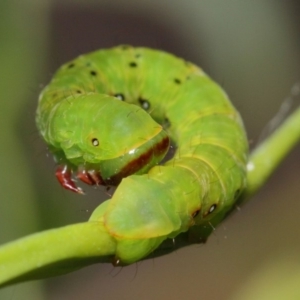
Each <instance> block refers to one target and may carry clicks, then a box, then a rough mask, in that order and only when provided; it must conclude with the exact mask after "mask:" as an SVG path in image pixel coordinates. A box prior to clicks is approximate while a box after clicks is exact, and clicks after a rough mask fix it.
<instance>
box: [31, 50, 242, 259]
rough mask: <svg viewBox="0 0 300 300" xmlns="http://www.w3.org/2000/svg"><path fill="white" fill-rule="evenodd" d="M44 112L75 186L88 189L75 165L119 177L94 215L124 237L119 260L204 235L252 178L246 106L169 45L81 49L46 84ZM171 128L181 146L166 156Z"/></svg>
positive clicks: (94, 177) (108, 181)
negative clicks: (238, 105) (184, 236)
mask: <svg viewBox="0 0 300 300" xmlns="http://www.w3.org/2000/svg"><path fill="white" fill-rule="evenodd" d="M154 120H155V121H154ZM36 121H37V126H38V128H39V130H40V132H41V135H42V137H43V138H44V140H45V141H46V143H47V144H48V146H49V148H50V150H51V151H52V153H53V154H54V157H55V160H56V162H57V165H58V167H57V171H56V176H57V178H58V180H59V181H60V183H61V184H62V185H63V186H64V187H65V188H67V189H70V190H72V191H75V192H77V193H82V190H81V189H80V188H79V187H77V186H76V183H75V181H74V180H73V179H72V174H74V173H77V174H76V176H77V177H78V178H79V179H80V180H82V181H84V182H85V183H88V184H91V185H93V184H97V185H100V184H102V185H118V187H117V189H116V192H115V193H114V195H113V197H112V199H110V200H108V201H105V202H104V203H103V204H102V205H100V207H99V208H98V209H97V210H96V211H95V212H94V213H93V215H92V217H91V219H92V220H97V221H99V222H102V223H103V224H104V227H105V230H107V232H108V233H109V235H110V236H112V237H113V238H114V240H115V241H116V253H115V263H116V264H120V263H122V264H128V263H132V262H134V261H137V260H139V259H141V258H143V257H145V256H147V255H148V254H150V253H151V252H152V251H153V250H154V249H156V248H157V247H158V246H159V245H160V244H161V242H162V241H164V240H165V239H168V238H174V237H175V236H177V235H178V234H179V233H181V232H186V231H188V230H190V232H191V233H192V235H193V237H195V236H196V239H197V240H198V241H204V240H205V239H206V237H207V233H206V230H207V228H211V227H212V226H213V224H215V223H217V222H219V221H220V220H222V219H223V218H224V217H225V216H226V215H227V213H228V212H229V211H230V210H231V209H232V208H233V207H234V204H235V201H236V199H237V198H238V195H239V194H240V193H241V192H242V191H243V189H244V188H245V187H246V163H247V159H248V143H247V138H246V134H245V130H244V127H243V123H242V121H241V118H240V116H239V113H238V112H237V111H236V110H235V108H234V107H233V105H232V104H231V102H230V101H229V100H228V97H227V95H226V94H225V92H224V91H223V90H222V89H221V88H220V87H219V86H218V85H217V84H216V83H215V82H213V81H212V80H211V79H210V78H209V77H208V76H207V75H206V74H205V73H204V72H203V71H202V70H201V69H200V68H198V67H197V66H195V65H194V64H192V63H189V62H187V61H185V60H183V59H180V58H177V57H175V56H173V55H171V54H168V53H166V52H162V51H157V50H152V49H148V48H134V47H130V46H120V47H115V48H112V49H105V50H99V51H95V52H92V53H89V54H87V55H82V56H79V57H78V58H77V59H75V60H73V61H71V62H69V63H67V64H65V65H63V66H62V67H61V68H60V69H59V70H58V71H57V73H56V74H55V76H54V77H53V79H52V81H51V82H50V84H49V85H48V86H46V88H45V89H44V90H43V91H42V93H41V95H40V98H39V105H38V109H37V118H36ZM156 122H158V123H156ZM169 137H170V139H171V140H172V141H174V142H175V144H176V145H177V151H176V153H175V155H174V157H173V158H172V159H171V160H169V161H168V162H167V163H165V164H163V165H158V163H159V162H160V161H161V160H162V159H163V157H164V156H165V154H166V153H167V151H168V149H169V144H170V142H169Z"/></svg>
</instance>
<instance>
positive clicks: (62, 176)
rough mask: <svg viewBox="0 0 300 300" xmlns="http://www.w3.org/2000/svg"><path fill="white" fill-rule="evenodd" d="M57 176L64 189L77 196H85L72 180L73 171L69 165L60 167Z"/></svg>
mask: <svg viewBox="0 0 300 300" xmlns="http://www.w3.org/2000/svg"><path fill="white" fill-rule="evenodd" d="M55 176H56V178H57V180H58V181H59V183H60V184H61V186H62V187H63V188H65V189H67V190H70V191H72V192H75V193H77V194H84V192H83V190H82V189H81V188H80V187H78V186H76V184H75V182H74V180H73V179H72V170H71V169H70V167H68V166H67V165H59V166H58V167H57V169H56V172H55Z"/></svg>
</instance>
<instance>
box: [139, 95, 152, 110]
mask: <svg viewBox="0 0 300 300" xmlns="http://www.w3.org/2000/svg"><path fill="white" fill-rule="evenodd" d="M138 100H139V103H140V104H141V106H142V108H143V109H144V110H149V109H150V102H149V101H148V100H146V99H143V98H141V97H140V98H139V99H138Z"/></svg>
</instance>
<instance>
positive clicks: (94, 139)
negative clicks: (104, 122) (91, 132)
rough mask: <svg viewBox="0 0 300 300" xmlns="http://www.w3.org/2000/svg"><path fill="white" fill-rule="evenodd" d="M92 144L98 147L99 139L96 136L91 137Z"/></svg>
mask: <svg viewBox="0 0 300 300" xmlns="http://www.w3.org/2000/svg"><path fill="white" fill-rule="evenodd" d="M92 144H93V146H95V147H98V146H99V140H98V139H97V138H92Z"/></svg>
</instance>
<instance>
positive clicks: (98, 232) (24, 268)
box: [0, 108, 300, 286]
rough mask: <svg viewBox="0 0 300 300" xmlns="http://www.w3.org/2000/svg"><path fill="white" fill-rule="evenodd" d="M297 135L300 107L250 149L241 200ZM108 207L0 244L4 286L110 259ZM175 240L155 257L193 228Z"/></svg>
mask: <svg viewBox="0 0 300 300" xmlns="http://www.w3.org/2000/svg"><path fill="white" fill-rule="evenodd" d="M299 140H300V108H298V109H297V110H296V111H295V112H294V113H293V114H292V115H291V116H290V117H289V118H288V119H287V120H286V121H285V122H284V124H283V125H281V126H280V127H279V128H278V129H277V130H276V131H275V132H274V133H273V134H272V135H271V136H270V137H269V138H268V139H267V140H266V141H264V142H263V143H262V144H261V145H260V146H259V147H258V148H257V149H256V150H254V151H253V152H252V154H251V156H250V161H249V164H248V188H247V189H246V191H245V192H244V193H243V194H242V196H241V198H240V201H239V204H240V203H244V202H245V201H246V200H248V199H249V197H250V196H252V195H253V194H254V193H255V192H257V191H258V190H259V189H260V187H261V186H262V185H263V184H264V183H265V182H266V180H267V179H268V178H269V176H270V175H271V174H272V173H273V172H274V170H275V168H276V167H277V166H278V165H279V163H280V162H281V161H282V160H283V159H284V157H285V156H287V154H288V153H289V152H290V151H291V150H292V148H293V147H294V146H295V145H296V143H297V142H298V141H299ZM106 204H107V203H106ZM104 211H105V203H103V204H101V205H100V206H98V208H97V209H96V210H95V211H94V213H93V215H92V216H91V219H90V221H88V222H85V223H80V224H75V225H70V226H66V227H62V228H58V229H52V230H47V231H44V232H41V233H37V234H33V235H31V236H28V237H25V238H22V239H19V240H17V241H15V242H11V243H8V244H6V245H3V246H2V247H0V286H4V285H8V284H12V283H16V282H21V281H26V280H32V279H41V278H45V277H50V276H57V275H61V274H64V273H68V272H71V271H74V270H77V269H79V268H82V267H84V266H87V265H89V264H92V263H96V262H108V261H110V260H111V258H112V256H113V255H114V254H115V252H116V242H115V240H114V238H113V237H112V236H111V235H109V234H108V233H107V231H106V229H105V228H104V226H103V223H102V221H96V220H97V219H98V220H102V219H101V217H100V216H101V215H102V214H103V212H104ZM218 222H219V221H218ZM213 225H214V226H216V225H218V224H213ZM194 227H196V226H194ZM194 227H192V229H193V228H194ZM209 234H210V232H208V233H207V236H208V235H209ZM175 243H176V247H174V243H173V241H171V240H166V241H165V242H163V243H162V245H161V246H160V248H159V249H158V250H155V252H154V253H153V255H152V257H155V256H160V255H163V254H167V253H169V252H172V251H174V250H175V249H178V248H181V247H185V246H188V245H190V244H191V241H190V239H189V232H185V233H182V234H180V235H178V236H177V237H176V239H175Z"/></svg>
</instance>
